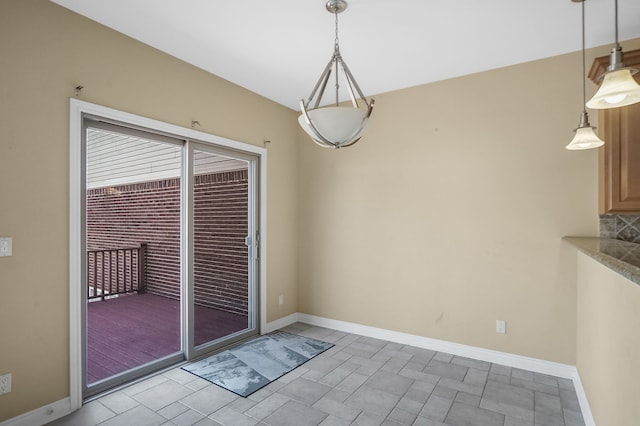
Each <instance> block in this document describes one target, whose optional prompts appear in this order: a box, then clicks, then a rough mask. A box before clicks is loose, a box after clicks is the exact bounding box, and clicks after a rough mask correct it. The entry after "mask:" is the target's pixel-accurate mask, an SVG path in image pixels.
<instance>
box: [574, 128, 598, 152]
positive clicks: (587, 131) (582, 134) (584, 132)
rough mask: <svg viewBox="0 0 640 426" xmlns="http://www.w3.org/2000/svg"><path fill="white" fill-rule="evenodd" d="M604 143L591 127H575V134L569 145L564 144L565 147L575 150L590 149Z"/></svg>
mask: <svg viewBox="0 0 640 426" xmlns="http://www.w3.org/2000/svg"><path fill="white" fill-rule="evenodd" d="M602 145H604V141H602V140H601V139H600V138H599V137H598V135H596V132H594V131H593V127H591V126H587V127H578V128H577V129H576V135H575V136H574V137H573V139H572V140H571V142H569V145H567V146H566V148H567V149H569V150H572V151H575V150H580V149H591V148H598V147H599V146H602Z"/></svg>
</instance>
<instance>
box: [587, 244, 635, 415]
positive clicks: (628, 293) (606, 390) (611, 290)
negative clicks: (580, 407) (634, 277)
mask: <svg viewBox="0 0 640 426" xmlns="http://www.w3.org/2000/svg"><path fill="white" fill-rule="evenodd" d="M639 330H640V285H638V284H634V283H633V282H631V281H629V280H628V279H626V278H624V277H623V276H622V275H619V274H617V273H615V272H613V271H612V270H610V269H608V268H607V267H605V266H603V265H602V264H600V263H599V262H597V261H595V260H593V259H592V258H590V257H588V256H587V255H585V254H583V253H578V338H577V366H578V372H579V373H580V378H581V379H582V384H583V386H584V388H585V391H586V393H587V397H588V399H589V405H590V406H591V411H592V412H593V416H594V419H595V421H596V424H598V425H616V426H635V425H637V424H638V419H640V405H638V396H639V395H640V380H638V379H639V378H640V364H638V360H639V359H640V334H639Z"/></svg>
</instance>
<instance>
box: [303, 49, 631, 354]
mask: <svg viewBox="0 0 640 426" xmlns="http://www.w3.org/2000/svg"><path fill="white" fill-rule="evenodd" d="M635 45H636V46H637V45H638V40H636V41H635ZM624 46H625V47H626V46H630V47H633V46H634V43H630V44H629V43H627V44H624ZM608 51H609V47H608V46H604V47H602V48H599V49H594V50H593V51H590V52H589V57H588V63H589V64H590V63H591V60H592V57H594V56H601V55H606V54H607V53H608ZM580 59H581V58H580V54H579V53H573V54H568V55H563V56H558V57H554V58H549V59H545V60H540V61H535V62H530V63H526V64H522V65H517V66H511V67H507V68H502V69H498V70H492V71H488V72H483V73H479V74H474V75H469V76H465V77H461V78H456V79H452V80H447V81H442V82H438V83H434V84H429V85H424V86H420V87H415V88H411V89H408V90H401V91H396V92H392V93H386V94H382V95H378V96H375V100H376V107H375V110H374V113H373V122H372V123H371V126H370V128H369V129H368V133H366V134H365V136H364V137H363V139H362V140H361V141H360V142H358V144H356V145H354V146H353V147H352V148H349V149H344V150H338V151H331V150H323V149H321V148H318V147H316V146H315V145H313V144H311V143H308V144H306V145H302V146H301V148H300V151H299V164H300V166H299V170H300V186H299V200H300V207H299V209H300V210H299V211H300V213H299V218H300V222H299V236H300V254H299V259H300V270H299V271H300V272H299V277H300V284H299V290H298V291H299V309H300V311H301V312H304V313H307V314H312V315H319V316H322V317H329V318H333V319H337V320H343V321H349V322H354V323H359V324H366V325H370V326H375V327H381V328H384V329H391V330H397V331H401V332H406V333H412V334H417V335H420V336H427V337H431V338H436V339H442V340H447V341H453V342H459V343H463V344H468V345H474V346H479V347H484V348H489V349H495V350H499V351H506V352H510V353H515V354H521V355H526V356H530V357H535V358H541V359H546V360H551V361H556V362H561V363H567V364H571V365H573V364H575V333H576V285H575V270H574V268H573V267H572V266H571V263H570V262H568V261H567V259H568V258H569V256H570V252H568V249H567V248H566V247H565V246H563V245H562V244H561V238H562V237H563V236H565V235H590V236H595V235H597V233H598V227H597V226H598V225H597V223H598V215H597V209H598V207H597V153H596V151H581V152H570V151H567V150H565V148H564V147H565V145H566V144H567V143H569V141H570V140H571V138H572V137H573V133H572V129H573V128H574V127H576V126H577V124H578V119H579V115H580V112H581V110H582V108H581V91H582V84H581V81H580V69H581V62H580ZM356 78H357V76H356ZM389 78H393V76H389ZM588 88H589V91H590V92H593V91H594V89H595V88H594V86H593V85H592V83H590V82H589V83H588ZM365 89H366V88H365ZM596 120H597V114H592V122H593V123H594V124H595V121H596ZM497 319H502V320H506V322H507V334H505V335H500V334H496V332H495V321H496V320H497Z"/></svg>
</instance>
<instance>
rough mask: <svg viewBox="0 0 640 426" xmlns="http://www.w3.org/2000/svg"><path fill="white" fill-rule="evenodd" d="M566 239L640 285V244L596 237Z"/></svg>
mask: <svg viewBox="0 0 640 426" xmlns="http://www.w3.org/2000/svg"><path fill="white" fill-rule="evenodd" d="M564 239H565V240H566V241H568V242H569V243H571V244H572V245H574V246H575V247H576V248H577V249H578V250H580V251H581V252H583V253H585V254H586V255H588V256H590V257H592V258H593V259H595V260H597V261H598V262H600V263H602V264H603V265H605V266H606V267H608V268H610V269H612V270H613V271H615V272H617V273H619V274H620V275H622V276H624V277H626V278H628V279H629V280H631V281H633V282H634V283H636V284H638V285H640V244H636V243H630V242H628V241H622V240H614V239H610V238H596V237H564Z"/></svg>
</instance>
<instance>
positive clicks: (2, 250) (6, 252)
mask: <svg viewBox="0 0 640 426" xmlns="http://www.w3.org/2000/svg"><path fill="white" fill-rule="evenodd" d="M12 254H13V238H11V237H0V256H11V255H12Z"/></svg>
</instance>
